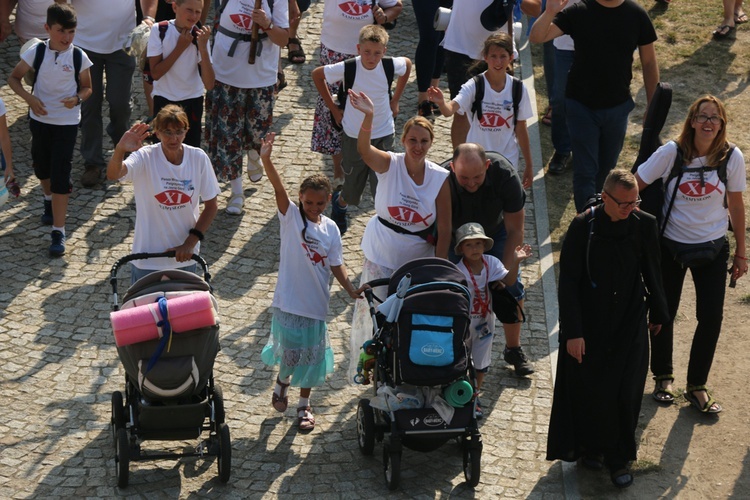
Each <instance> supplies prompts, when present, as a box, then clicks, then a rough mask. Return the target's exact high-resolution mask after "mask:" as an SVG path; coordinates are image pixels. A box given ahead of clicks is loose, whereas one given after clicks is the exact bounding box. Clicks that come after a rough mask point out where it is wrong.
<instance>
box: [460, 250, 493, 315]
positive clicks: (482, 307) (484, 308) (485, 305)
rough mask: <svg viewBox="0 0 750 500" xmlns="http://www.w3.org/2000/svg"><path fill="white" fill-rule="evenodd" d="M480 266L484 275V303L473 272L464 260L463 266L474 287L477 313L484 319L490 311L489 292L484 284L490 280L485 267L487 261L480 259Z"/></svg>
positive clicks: (488, 270)
mask: <svg viewBox="0 0 750 500" xmlns="http://www.w3.org/2000/svg"><path fill="white" fill-rule="evenodd" d="M482 264H483V265H484V270H485V273H486V276H485V284H484V296H485V297H487V300H486V301H484V300H482V291H481V290H480V289H479V285H477V280H475V279H474V271H472V270H471V266H470V265H469V262H468V261H467V260H466V259H464V265H465V266H466V269H468V270H469V277H470V278H471V284H472V285H474V300H475V301H477V302H479V313H480V314H481V315H482V317H486V316H487V313H488V312H489V310H490V292H489V289H488V287H487V283H486V280H488V279H489V278H490V267H489V266H488V265H487V261H486V260H485V259H484V257H482ZM472 309H473V307H472Z"/></svg>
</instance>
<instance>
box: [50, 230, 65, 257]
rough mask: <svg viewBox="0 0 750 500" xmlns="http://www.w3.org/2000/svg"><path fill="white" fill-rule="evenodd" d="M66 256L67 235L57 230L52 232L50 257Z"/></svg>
mask: <svg viewBox="0 0 750 500" xmlns="http://www.w3.org/2000/svg"><path fill="white" fill-rule="evenodd" d="M64 254H65V235H64V234H62V232H61V231H58V230H57V229H55V230H53V231H52V244H51V245H50V246H49V255H50V257H60V256H62V255H64Z"/></svg>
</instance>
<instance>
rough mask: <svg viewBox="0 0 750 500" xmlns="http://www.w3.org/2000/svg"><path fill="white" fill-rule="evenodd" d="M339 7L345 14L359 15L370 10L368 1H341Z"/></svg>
mask: <svg viewBox="0 0 750 500" xmlns="http://www.w3.org/2000/svg"><path fill="white" fill-rule="evenodd" d="M339 9H341V10H342V11H343V12H344V14H346V15H349V16H354V17H360V16H364V15H365V14H367V13H368V12H369V11H370V3H369V2H356V1H354V0H349V1H348V2H341V3H340V4H339Z"/></svg>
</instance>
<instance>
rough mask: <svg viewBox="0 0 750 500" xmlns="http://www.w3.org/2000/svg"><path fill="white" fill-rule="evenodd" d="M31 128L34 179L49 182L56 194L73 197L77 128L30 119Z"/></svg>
mask: <svg viewBox="0 0 750 500" xmlns="http://www.w3.org/2000/svg"><path fill="white" fill-rule="evenodd" d="M29 128H30V129H31V163H32V164H33V167H34V175H36V177H37V179H39V180H47V179H49V180H50V187H51V189H52V192H53V193H55V194H70V193H71V192H72V191H73V184H72V183H71V182H70V172H71V170H72V169H73V150H74V149H75V145H76V136H77V135H78V125H50V124H48V123H42V122H39V121H37V120H34V119H33V118H29Z"/></svg>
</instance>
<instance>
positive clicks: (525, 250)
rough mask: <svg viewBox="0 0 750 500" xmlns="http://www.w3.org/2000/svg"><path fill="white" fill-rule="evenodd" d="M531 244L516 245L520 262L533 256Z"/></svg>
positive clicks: (517, 257)
mask: <svg viewBox="0 0 750 500" xmlns="http://www.w3.org/2000/svg"><path fill="white" fill-rule="evenodd" d="M531 255H532V253H531V245H529V244H524V245H518V246H517V247H516V259H517V260H518V261H519V262H520V261H522V260H526V259H528V258H529V257H531Z"/></svg>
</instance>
